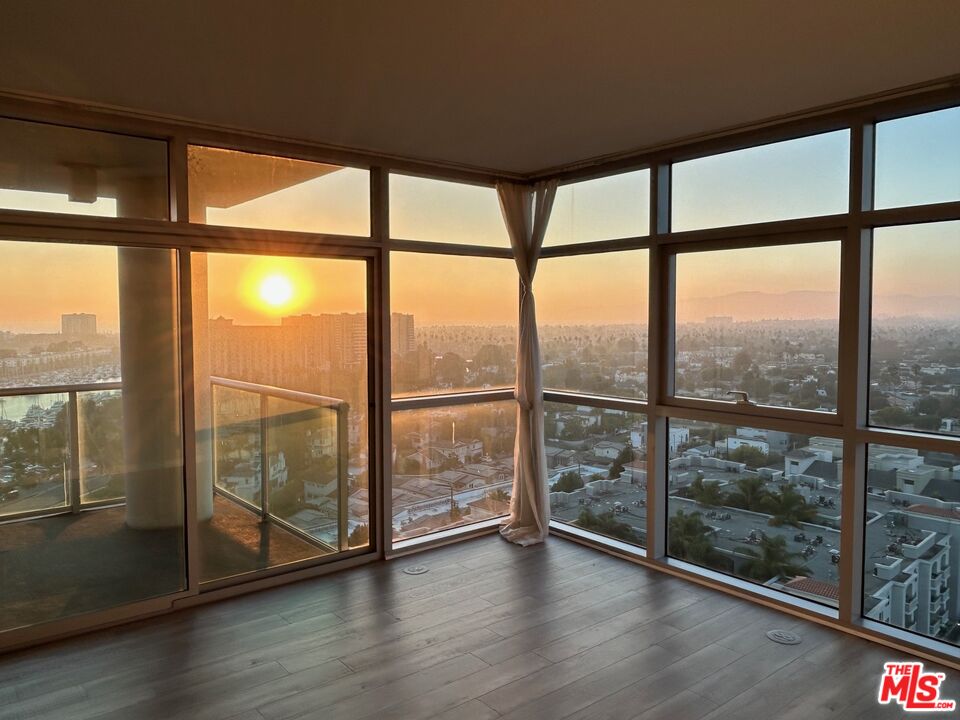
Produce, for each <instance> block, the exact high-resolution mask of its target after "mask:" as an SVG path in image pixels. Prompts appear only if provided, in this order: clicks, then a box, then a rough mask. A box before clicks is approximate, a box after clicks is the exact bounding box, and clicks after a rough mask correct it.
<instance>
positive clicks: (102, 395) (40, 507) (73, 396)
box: [0, 382, 123, 520]
mask: <svg viewBox="0 0 960 720" xmlns="http://www.w3.org/2000/svg"><path fill="white" fill-rule="evenodd" d="M120 388H121V384H120V383H119V382H103V383H90V384H83V385H56V386H49V387H12V388H0V520H13V519H20V518H26V517H34V516H38V515H47V514H54V513H58V512H65V511H68V510H69V511H73V512H78V511H80V510H81V509H85V508H90V507H98V506H102V505H110V504H115V503H117V502H122V500H123V472H122V470H123V447H122V442H121V438H120V419H121V415H122V411H121V396H120Z"/></svg>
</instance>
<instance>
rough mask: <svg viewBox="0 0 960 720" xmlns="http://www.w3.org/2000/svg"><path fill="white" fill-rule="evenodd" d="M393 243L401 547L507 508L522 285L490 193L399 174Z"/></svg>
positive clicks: (394, 179)
mask: <svg viewBox="0 0 960 720" xmlns="http://www.w3.org/2000/svg"><path fill="white" fill-rule="evenodd" d="M390 237H391V243H392V246H393V248H395V249H394V250H393V251H392V252H391V254H390V311H391V315H390V337H391V365H392V372H391V382H392V393H393V403H392V408H393V409H392V421H391V430H392V431H391V435H392V443H391V448H390V466H391V469H392V486H391V494H392V520H391V522H392V528H393V538H394V540H398V541H399V540H406V539H411V538H416V537H419V536H423V535H428V534H431V533H434V532H437V531H441V530H446V529H449V528H454V527H459V526H463V525H469V524H473V523H477V522H481V521H484V520H491V519H495V518H498V517H500V516H502V515H505V514H506V513H507V512H508V510H509V503H510V493H511V490H512V485H513V447H514V438H515V436H516V416H517V412H516V403H515V401H514V400H513V385H514V382H515V374H516V368H515V363H516V339H517V313H518V285H517V271H516V266H515V264H514V261H513V259H512V253H511V250H510V243H509V240H508V238H507V232H506V228H505V226H504V224H503V220H502V218H501V215H500V208H499V203H498V200H497V193H496V190H494V188H492V187H489V186H479V185H468V184H463V183H452V182H445V181H440V180H436V179H430V178H422V177H415V176H410V175H398V174H391V176H390ZM399 248H403V249H402V250H400V249H399Z"/></svg>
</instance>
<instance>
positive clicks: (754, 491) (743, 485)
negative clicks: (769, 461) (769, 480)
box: [727, 477, 770, 512]
mask: <svg viewBox="0 0 960 720" xmlns="http://www.w3.org/2000/svg"><path fill="white" fill-rule="evenodd" d="M769 496H770V492H769V491H768V490H767V488H766V484H765V483H764V481H763V479H762V478H760V477H742V478H740V479H739V480H737V490H736V491H735V492H732V493H730V494H729V495H728V496H727V504H728V505H733V506H734V507H740V508H744V509H745V510H752V511H753V512H760V510H761V508H762V506H763V503H764V501H765V500H766V498H767V497H769Z"/></svg>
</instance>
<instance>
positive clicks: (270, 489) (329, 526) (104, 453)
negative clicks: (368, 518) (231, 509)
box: [0, 377, 349, 553]
mask: <svg viewBox="0 0 960 720" xmlns="http://www.w3.org/2000/svg"><path fill="white" fill-rule="evenodd" d="M211 389H212V391H213V392H212V397H213V407H212V411H213V416H214V417H213V420H214V422H213V433H212V436H213V443H212V455H213V472H214V483H213V487H214V493H215V494H216V495H217V496H220V497H222V498H224V499H225V500H229V501H232V502H233V503H235V504H237V505H240V506H242V507H243V508H245V509H247V510H249V511H250V512H252V513H255V514H256V515H258V516H259V518H260V521H261V522H269V523H272V524H274V525H276V526H278V527H279V528H282V529H283V530H286V531H287V532H289V533H291V534H293V535H295V536H297V537H299V538H300V539H301V540H305V541H307V542H308V543H310V544H311V545H313V546H315V547H317V548H319V549H320V550H322V551H323V552H324V553H328V552H337V551H340V550H346V549H348V545H349V532H348V531H349V526H348V509H349V468H348V449H349V448H348V428H347V422H348V412H349V406H348V404H347V403H346V402H345V401H343V400H340V399H338V398H331V397H326V396H322V395H315V394H311V393H304V392H297V391H293V390H287V389H283V388H276V387H271V386H267V385H260V384H256V383H249V382H244V381H240V380H232V379H227V378H220V377H214V378H211ZM264 458H266V461H264ZM125 484H126V473H125V464H124V451H123V397H122V383H120V382H105V383H94V384H87V385H57V386H50V387H15V388H0V522H3V521H9V520H20V519H26V518H32V517H42V516H46V515H56V514H63V513H71V512H73V513H77V512H80V511H81V510H90V509H94V508H100V507H109V506H116V505H122V504H123V503H124V502H125V500H126V497H125V494H126V493H125Z"/></svg>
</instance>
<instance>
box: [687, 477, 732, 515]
mask: <svg viewBox="0 0 960 720" xmlns="http://www.w3.org/2000/svg"><path fill="white" fill-rule="evenodd" d="M690 496H691V497H692V498H693V499H694V500H696V501H697V502H698V503H700V504H701V505H706V506H707V507H716V506H717V505H723V502H724V495H723V493H722V492H721V491H720V483H716V482H704V481H703V477H702V476H698V477H697V479H696V480H694V481H693V482H692V483H690Z"/></svg>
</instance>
